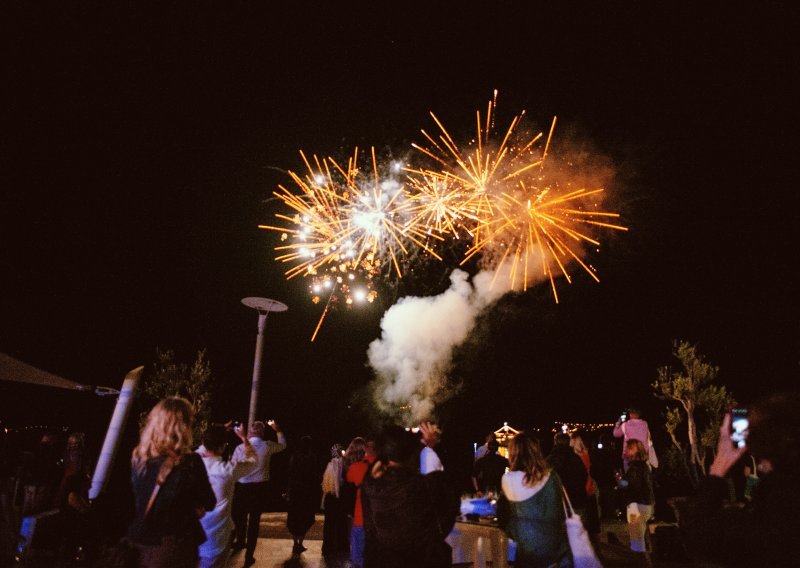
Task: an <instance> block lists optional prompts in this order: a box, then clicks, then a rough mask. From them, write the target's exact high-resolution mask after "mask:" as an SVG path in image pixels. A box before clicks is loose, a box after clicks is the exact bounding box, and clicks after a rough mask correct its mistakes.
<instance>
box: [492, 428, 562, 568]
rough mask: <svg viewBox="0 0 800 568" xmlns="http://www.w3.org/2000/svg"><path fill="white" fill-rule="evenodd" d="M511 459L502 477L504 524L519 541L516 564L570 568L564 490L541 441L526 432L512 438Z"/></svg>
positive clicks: (520, 566)
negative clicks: (545, 458)
mask: <svg viewBox="0 0 800 568" xmlns="http://www.w3.org/2000/svg"><path fill="white" fill-rule="evenodd" d="M508 461H509V470H510V471H508V472H507V473H506V474H505V475H504V476H503V480H502V486H503V494H504V496H505V498H506V499H507V500H508V512H507V516H506V515H503V516H504V517H507V518H504V519H502V524H503V525H504V529H505V531H506V533H508V536H510V537H511V538H512V539H514V540H515V541H516V542H517V559H516V562H515V563H514V566H516V567H518V568H538V567H540V566H541V567H551V566H557V567H559V568H571V567H572V553H571V552H570V548H569V541H568V540H567V529H566V520H565V514H564V506H563V501H562V500H563V497H562V495H563V492H564V490H563V489H562V486H561V480H560V479H559V478H558V474H557V473H556V472H555V471H551V470H549V469H548V468H547V464H546V463H545V460H544V456H542V451H541V449H540V448H539V442H538V441H537V440H536V439H535V438H533V437H531V436H530V435H529V434H527V433H525V432H521V433H519V434H517V436H516V437H514V439H512V440H511V442H510V444H509V447H508ZM499 513H500V511H498V514H499Z"/></svg>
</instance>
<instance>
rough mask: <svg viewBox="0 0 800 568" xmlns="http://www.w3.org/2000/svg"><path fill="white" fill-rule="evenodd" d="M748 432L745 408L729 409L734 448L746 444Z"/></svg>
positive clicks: (748, 420) (748, 423)
mask: <svg viewBox="0 0 800 568" xmlns="http://www.w3.org/2000/svg"><path fill="white" fill-rule="evenodd" d="M749 433H750V419H749V418H748V417H747V409H746V408H732V409H731V441H732V442H733V446H734V447H736V448H744V447H745V446H746V445H747V435H748V434H749Z"/></svg>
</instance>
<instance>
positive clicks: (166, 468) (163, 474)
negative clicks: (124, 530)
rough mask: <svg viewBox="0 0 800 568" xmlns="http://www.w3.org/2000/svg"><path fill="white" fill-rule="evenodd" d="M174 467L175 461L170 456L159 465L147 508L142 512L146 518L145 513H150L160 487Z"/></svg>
mask: <svg viewBox="0 0 800 568" xmlns="http://www.w3.org/2000/svg"><path fill="white" fill-rule="evenodd" d="M174 465H175V460H174V459H173V458H172V456H168V457H167V458H166V459H165V460H164V462H163V463H162V464H161V467H160V468H159V470H158V475H157V476H156V483H155V486H154V487H153V492H152V493H151V494H150V500H149V501H148V502H147V508H146V509H145V510H144V516H145V517H146V516H147V513H149V512H150V509H152V508H153V503H155V501H156V496H157V495H158V492H159V491H160V490H161V486H162V485H163V484H164V482H165V481H166V480H167V477H169V474H170V473H172V468H173V466H174Z"/></svg>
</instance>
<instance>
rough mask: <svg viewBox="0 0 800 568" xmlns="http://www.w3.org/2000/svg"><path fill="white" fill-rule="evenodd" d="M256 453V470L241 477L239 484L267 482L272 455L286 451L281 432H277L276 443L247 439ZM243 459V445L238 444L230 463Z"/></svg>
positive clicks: (284, 439)
mask: <svg viewBox="0 0 800 568" xmlns="http://www.w3.org/2000/svg"><path fill="white" fill-rule="evenodd" d="M248 439H249V440H250V443H251V444H252V445H253V448H254V449H255V451H256V469H255V471H253V473H251V474H249V475H245V476H244V477H242V478H241V479H240V480H239V482H240V483H261V482H262V481H269V462H270V458H271V457H272V455H273V454H277V453H279V452H282V451H283V450H285V449H286V436H284V435H283V432H278V441H277V443H276V442H273V441H272V440H264V439H262V438H258V437H256V436H253V437H252V438H248ZM243 459H244V444H239V445H238V446H236V449H235V450H234V451H233V458H232V459H231V461H242V460H243Z"/></svg>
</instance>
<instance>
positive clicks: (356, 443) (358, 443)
mask: <svg viewBox="0 0 800 568" xmlns="http://www.w3.org/2000/svg"><path fill="white" fill-rule="evenodd" d="M366 445H367V442H366V441H365V440H364V438H362V437H361V436H356V437H355V438H353V440H352V441H351V442H350V445H349V446H347V450H345V452H344V469H345V471H346V470H347V468H349V467H350V466H351V465H353V464H354V463H356V462H360V461H361V460H363V459H364V455H365V453H366V451H365V450H364V448H365V447H366Z"/></svg>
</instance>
